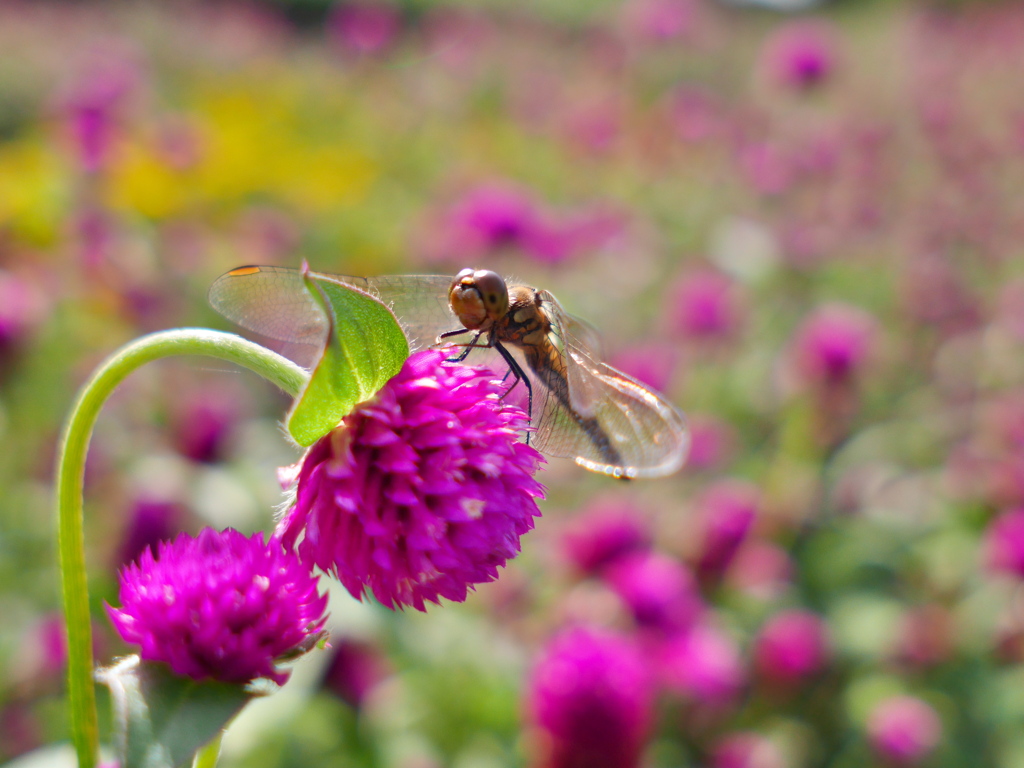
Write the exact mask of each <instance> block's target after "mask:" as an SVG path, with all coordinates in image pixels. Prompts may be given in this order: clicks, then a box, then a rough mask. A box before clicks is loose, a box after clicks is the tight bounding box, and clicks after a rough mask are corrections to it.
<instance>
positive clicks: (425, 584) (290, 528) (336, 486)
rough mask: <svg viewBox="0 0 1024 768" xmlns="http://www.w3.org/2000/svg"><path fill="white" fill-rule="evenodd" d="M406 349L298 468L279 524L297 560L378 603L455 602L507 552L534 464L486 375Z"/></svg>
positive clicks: (531, 492)
mask: <svg viewBox="0 0 1024 768" xmlns="http://www.w3.org/2000/svg"><path fill="white" fill-rule="evenodd" d="M447 355H448V352H447V351H445V350H436V349H435V350H426V351H422V352H417V353H415V354H414V355H412V356H411V357H410V358H409V359H408V360H406V362H405V364H404V365H403V366H402V370H401V371H400V372H399V373H398V374H397V375H396V376H395V377H394V378H392V379H391V381H389V382H388V383H387V384H386V385H385V386H384V388H383V389H382V390H381V391H380V392H378V393H377V395H376V396H375V397H374V398H373V399H372V400H370V401H368V402H365V403H362V404H361V405H359V406H357V407H356V409H355V410H354V411H353V412H352V413H350V414H349V415H348V416H346V417H345V418H344V420H343V421H342V423H341V424H340V425H339V426H338V427H337V428H336V429H334V430H333V431H332V432H330V433H329V434H327V435H325V436H324V437H323V438H321V439H320V440H319V441H318V442H317V443H315V444H314V445H313V447H312V448H310V449H309V451H308V453H307V454H306V455H305V457H303V459H302V461H301V464H300V466H299V469H298V480H297V488H296V499H295V505H294V506H293V507H292V508H291V509H290V510H289V511H288V512H287V513H286V514H285V516H284V519H283V520H282V521H281V523H280V525H279V528H278V530H279V532H280V535H281V537H282V541H283V542H284V544H285V546H287V547H289V548H291V547H294V546H296V545H297V551H298V554H299V557H300V558H301V559H302V561H303V562H304V563H306V564H308V565H309V566H310V567H312V566H314V565H315V566H317V567H319V568H320V569H321V570H323V571H325V572H327V573H330V574H333V575H335V576H337V578H338V579H339V580H340V581H341V583H342V584H344V585H345V587H346V589H348V591H349V592H350V593H351V594H352V595H353V597H355V598H356V599H362V596H363V594H364V592H365V591H366V590H367V589H369V590H370V591H371V592H372V593H373V595H374V597H376V598H377V600H378V601H379V602H380V603H382V604H383V605H385V606H387V607H389V608H393V607H395V606H396V605H397V606H405V605H411V606H413V607H414V608H416V609H418V610H421V611H422V610H425V605H424V603H425V601H430V602H434V603H438V602H440V598H442V597H444V598H447V599H449V600H455V601H459V602H461V601H463V600H465V599H466V593H467V589H468V588H470V587H471V586H472V585H473V584H478V583H481V582H486V581H493V580H494V579H496V578H497V576H498V568H500V567H502V566H504V565H505V562H506V561H507V560H510V559H511V558H513V557H515V556H516V555H517V554H518V553H519V537H520V536H522V535H523V534H524V533H526V532H527V531H529V530H530V529H532V528H533V523H534V520H533V519H534V518H535V517H539V516H540V510H539V509H538V508H537V502H536V500H537V499H539V498H543V488H542V486H541V485H540V484H539V483H538V482H537V481H536V480H534V479H533V475H534V473H535V472H536V471H537V469H538V468H539V466H540V464H541V463H542V462H543V458H542V457H541V455H540V454H539V453H538V452H537V451H536V450H534V449H533V448H532V447H530V446H528V445H526V444H525V443H523V442H520V440H519V436H520V434H521V433H522V431H523V430H525V429H526V427H527V424H528V420H527V417H526V414H525V413H524V412H523V411H522V410H521V409H519V408H517V407H514V406H511V405H507V404H506V403H504V402H502V400H501V399H500V397H499V396H500V395H501V394H502V393H503V392H504V391H505V390H506V389H507V385H504V384H502V383H501V382H498V381H494V380H493V372H491V371H489V370H487V369H484V368H474V367H471V366H466V365H448V364H445V363H444V360H445V358H446V356H447Z"/></svg>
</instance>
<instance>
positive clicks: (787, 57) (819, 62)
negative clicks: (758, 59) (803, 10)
mask: <svg viewBox="0 0 1024 768" xmlns="http://www.w3.org/2000/svg"><path fill="white" fill-rule="evenodd" d="M837 48H838V41H837V40H836V33H835V30H833V29H832V27H830V26H829V25H828V24H826V23H824V22H820V21H797V22H793V23H790V24H787V25H785V26H782V27H780V28H779V29H778V30H777V31H776V32H775V33H774V34H773V35H772V36H771V37H769V38H768V40H767V41H766V42H765V47H764V51H763V54H762V66H763V67H764V68H765V70H766V74H767V76H768V77H769V78H771V79H772V80H773V81H775V82H776V83H779V84H781V85H783V86H788V87H791V88H796V89H807V88H810V87H812V86H815V85H819V84H820V83H822V82H824V81H825V80H827V79H828V78H829V77H830V76H831V75H832V73H833V72H834V71H835V68H836V65H837V64H838V58H839V57H838V50H837Z"/></svg>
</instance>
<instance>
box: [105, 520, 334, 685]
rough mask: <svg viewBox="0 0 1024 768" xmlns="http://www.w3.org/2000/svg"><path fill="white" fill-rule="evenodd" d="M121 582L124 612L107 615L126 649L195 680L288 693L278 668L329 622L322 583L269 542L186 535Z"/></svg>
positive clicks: (228, 534) (210, 533) (147, 556)
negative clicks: (262, 683)
mask: <svg viewBox="0 0 1024 768" xmlns="http://www.w3.org/2000/svg"><path fill="white" fill-rule="evenodd" d="M120 582H121V589H120V595H119V596H120V601H121V607H120V608H113V607H111V606H107V613H108V614H109V615H110V619H111V621H112V622H113V624H114V627H115V628H116V629H117V631H118V632H119V633H120V635H121V637H122V638H123V639H124V641H125V642H127V643H133V644H137V645H139V646H141V651H140V656H141V657H142V658H143V659H144V660H146V661H161V662H165V663H167V664H168V665H169V666H170V668H171V669H172V670H173V671H174V672H175V674H178V675H182V676H186V677H191V678H194V679H196V680H202V679H204V678H213V679H215V680H220V681H223V682H228V683H247V682H249V681H251V680H253V679H255V678H258V677H266V678H270V679H271V680H274V681H275V682H277V683H279V684H281V683H284V682H285V681H286V680H287V679H288V675H289V673H288V672H284V671H280V670H279V669H278V668H277V667H276V666H275V661H276V660H278V659H281V658H282V657H285V656H287V655H289V654H291V653H294V652H295V651H297V650H299V649H301V648H303V647H304V646H305V645H306V644H308V643H310V642H311V641H313V640H315V638H316V637H317V635H318V634H319V632H320V630H321V628H322V627H323V624H324V621H325V620H326V617H325V616H324V609H325V608H326V607H327V595H322V596H321V595H320V594H319V593H318V592H317V577H315V576H313V575H312V574H311V573H310V572H309V570H308V569H307V568H306V567H305V566H304V565H303V564H302V563H300V562H299V560H298V559H297V558H295V556H294V555H292V554H290V553H289V552H286V551H285V550H284V549H283V548H282V547H281V545H280V542H278V541H277V540H276V539H271V540H270V542H269V543H266V544H265V543H264V541H263V534H262V533H256V534H254V535H253V536H252V537H246V536H244V535H243V534H241V533H239V532H238V531H235V530H232V529H228V530H225V531H223V532H217V531H215V530H213V529H211V528H206V529H204V530H202V531H201V532H200V533H199V535H198V536H197V537H196V538H192V537H190V536H188V535H187V534H180V535H179V536H178V537H177V538H176V539H175V540H174V541H173V542H164V543H163V544H161V545H160V546H159V547H158V549H157V553H156V555H155V556H154V555H153V552H152V551H151V550H148V549H147V550H146V551H144V552H143V553H142V556H141V557H140V558H139V562H138V563H137V564H133V565H129V566H128V567H127V568H124V569H123V570H122V571H121V577H120Z"/></svg>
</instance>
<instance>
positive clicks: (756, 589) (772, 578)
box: [726, 540, 795, 600]
mask: <svg viewBox="0 0 1024 768" xmlns="http://www.w3.org/2000/svg"><path fill="white" fill-rule="evenodd" d="M794 571H795V567H794V565H793V561H792V560H791V559H790V557H789V554H788V553H787V552H786V550H784V549H783V548H782V547H779V546H777V545H775V544H771V543H768V542H764V541H756V540H754V541H748V542H747V543H746V544H744V545H743V546H742V547H740V550H739V552H737V553H736V557H735V558H734V560H733V562H732V566H731V567H730V568H729V573H728V574H727V576H726V579H727V581H728V583H729V584H730V585H731V586H732V587H734V588H736V589H740V590H742V591H744V592H746V593H747V594H748V595H751V596H752V597H756V598H758V599H760V600H772V599H775V598H778V597H780V596H781V595H782V594H783V593H784V592H785V591H786V589H788V588H789V586H790V584H791V582H792V580H793V572H794Z"/></svg>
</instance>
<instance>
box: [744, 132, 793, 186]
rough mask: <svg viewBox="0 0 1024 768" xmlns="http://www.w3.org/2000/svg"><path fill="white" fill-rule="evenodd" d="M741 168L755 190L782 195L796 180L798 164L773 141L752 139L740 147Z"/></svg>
mask: <svg viewBox="0 0 1024 768" xmlns="http://www.w3.org/2000/svg"><path fill="white" fill-rule="evenodd" d="M737 161H738V163H739V167H740V170H741V171H742V172H743V175H744V176H745V177H746V179H747V182H748V183H749V184H750V186H751V187H753V188H754V191H756V192H758V193H759V194H762V195H781V194H782V193H783V192H786V191H787V190H788V189H789V188H790V187H791V186H792V185H793V182H794V181H795V180H796V170H797V169H796V164H795V162H794V159H793V158H792V157H791V156H790V154H789V153H787V152H786V151H785V149H783V148H782V147H780V146H779V145H778V144H777V143H775V142H772V141H752V142H749V143H747V144H744V145H743V146H742V147H740V148H739V151H738V155H737Z"/></svg>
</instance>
